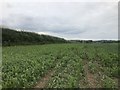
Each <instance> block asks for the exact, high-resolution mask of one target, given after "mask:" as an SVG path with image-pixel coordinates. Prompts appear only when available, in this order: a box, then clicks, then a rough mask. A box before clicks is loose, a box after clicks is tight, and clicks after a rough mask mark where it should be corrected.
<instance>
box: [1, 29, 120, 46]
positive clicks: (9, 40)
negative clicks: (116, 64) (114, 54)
mask: <svg viewBox="0 0 120 90" xmlns="http://www.w3.org/2000/svg"><path fill="white" fill-rule="evenodd" d="M1 31H2V40H1V38H0V45H1V41H2V46H11V45H30V44H31V45H32V44H50V43H116V42H120V41H119V40H118V41H114V40H99V41H92V40H65V39H63V38H59V37H54V36H50V35H40V34H37V33H34V32H25V31H16V30H12V29H8V28H0V33H1ZM0 35H1V34H0ZM0 37H1V36H0Z"/></svg>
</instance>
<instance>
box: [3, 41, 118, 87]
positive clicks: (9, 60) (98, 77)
mask: <svg viewBox="0 0 120 90" xmlns="http://www.w3.org/2000/svg"><path fill="white" fill-rule="evenodd" d="M2 50H3V51H2V65H3V69H2V80H3V88H18V87H19V88H20V87H22V88H23V87H24V88H29V87H31V88H100V87H101V88H117V87H118V44H117V43H111V44H108V43H103V44H100V43H93V44H48V45H29V46H10V47H3V49H2Z"/></svg>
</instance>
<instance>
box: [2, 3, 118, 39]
mask: <svg viewBox="0 0 120 90" xmlns="http://www.w3.org/2000/svg"><path fill="white" fill-rule="evenodd" d="M5 9H6V12H5V15H4V17H3V20H2V21H3V23H2V24H3V25H7V26H8V27H12V28H19V29H24V30H29V31H35V32H46V33H47V32H48V33H50V34H52V35H58V36H60V37H64V38H67V39H81V38H84V39H117V36H116V34H117V33H118V29H117V25H118V24H117V20H118V17H117V15H118V14H117V3H116V4H115V3H105V2H102V3H96V2H92V3H82V2H81V3H55V2H52V3H29V4H24V3H21V4H18V3H14V4H12V3H11V4H10V5H8V6H7V7H6V8H5Z"/></svg>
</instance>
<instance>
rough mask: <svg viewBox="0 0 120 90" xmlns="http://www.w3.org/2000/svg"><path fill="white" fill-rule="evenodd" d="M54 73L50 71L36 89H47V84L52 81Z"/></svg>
mask: <svg viewBox="0 0 120 90" xmlns="http://www.w3.org/2000/svg"><path fill="white" fill-rule="evenodd" d="M53 73H54V71H51V70H50V71H48V73H47V74H46V75H45V76H44V77H43V78H42V79H41V80H40V81H39V82H38V83H37V85H36V86H35V87H34V88H45V86H46V84H47V82H48V81H49V80H50V78H51V76H52V75H53Z"/></svg>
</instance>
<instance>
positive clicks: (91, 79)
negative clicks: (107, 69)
mask: <svg viewBox="0 0 120 90" xmlns="http://www.w3.org/2000/svg"><path fill="white" fill-rule="evenodd" d="M83 68H84V71H85V75H86V79H87V82H88V86H89V87H90V88H96V80H95V78H94V75H93V74H92V73H90V72H89V69H88V63H87V64H86V65H84V67H83Z"/></svg>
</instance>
